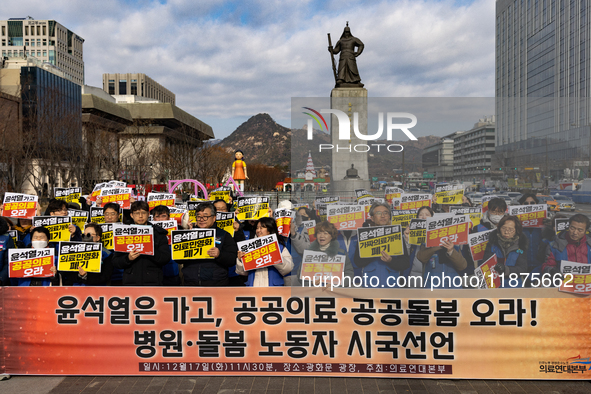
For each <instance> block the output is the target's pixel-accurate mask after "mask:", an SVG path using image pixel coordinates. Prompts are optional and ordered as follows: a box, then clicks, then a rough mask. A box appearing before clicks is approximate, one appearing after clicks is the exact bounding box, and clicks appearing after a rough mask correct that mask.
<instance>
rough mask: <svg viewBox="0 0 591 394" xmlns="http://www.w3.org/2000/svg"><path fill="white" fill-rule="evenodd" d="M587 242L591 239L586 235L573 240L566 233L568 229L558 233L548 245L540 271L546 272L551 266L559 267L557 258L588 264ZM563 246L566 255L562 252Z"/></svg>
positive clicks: (590, 241) (590, 242)
mask: <svg viewBox="0 0 591 394" xmlns="http://www.w3.org/2000/svg"><path fill="white" fill-rule="evenodd" d="M588 243H589V244H591V239H588V237H587V236H586V235H585V236H584V237H583V238H581V239H580V240H579V242H575V241H573V240H572V239H571V238H570V236H569V235H568V231H565V232H564V233H560V234H559V235H557V236H556V238H555V239H554V241H552V243H551V244H550V245H549V246H548V251H547V253H546V262H545V263H544V265H543V266H542V272H548V270H549V269H550V268H553V267H557V268H560V267H559V264H558V263H557V260H558V261H561V260H567V261H572V262H575V263H583V264H589V256H588V254H589V253H588V252H589V247H588ZM590 246H591V245H590ZM565 248H566V255H565V254H564V250H565Z"/></svg>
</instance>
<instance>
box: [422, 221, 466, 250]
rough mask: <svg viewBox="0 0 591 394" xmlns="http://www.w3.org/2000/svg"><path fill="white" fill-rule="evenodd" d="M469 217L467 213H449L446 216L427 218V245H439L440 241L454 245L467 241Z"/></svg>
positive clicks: (429, 246)
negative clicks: (449, 214)
mask: <svg viewBox="0 0 591 394" xmlns="http://www.w3.org/2000/svg"><path fill="white" fill-rule="evenodd" d="M469 231H470V217H469V216H468V215H451V216H447V217H441V216H440V217H437V216H435V217H432V218H427V245H426V246H427V247H428V248H431V247H433V246H440V245H441V243H442V242H451V243H453V244H454V245H464V244H467V243H468V232H469Z"/></svg>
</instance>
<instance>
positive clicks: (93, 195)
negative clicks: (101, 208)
mask: <svg viewBox="0 0 591 394" xmlns="http://www.w3.org/2000/svg"><path fill="white" fill-rule="evenodd" d="M103 187H107V183H106V182H103V183H97V184H96V185H94V189H92V193H90V196H88V201H90V202H96V199H97V197H98V196H100V195H101V189H102V188H103Z"/></svg>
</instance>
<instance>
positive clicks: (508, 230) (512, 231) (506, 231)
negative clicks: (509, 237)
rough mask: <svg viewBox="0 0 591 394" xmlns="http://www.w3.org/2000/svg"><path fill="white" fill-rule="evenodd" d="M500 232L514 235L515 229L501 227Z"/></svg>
mask: <svg viewBox="0 0 591 394" xmlns="http://www.w3.org/2000/svg"><path fill="white" fill-rule="evenodd" d="M501 232H502V233H507V234H510V233H514V232H515V229H514V228H511V227H503V228H501Z"/></svg>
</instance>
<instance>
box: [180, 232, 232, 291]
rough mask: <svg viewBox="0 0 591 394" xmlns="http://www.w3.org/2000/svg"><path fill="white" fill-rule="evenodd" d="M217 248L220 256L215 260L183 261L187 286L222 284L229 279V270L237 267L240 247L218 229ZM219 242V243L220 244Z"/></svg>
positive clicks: (229, 236) (228, 235)
mask: <svg viewBox="0 0 591 394" xmlns="http://www.w3.org/2000/svg"><path fill="white" fill-rule="evenodd" d="M215 230H216V235H215V238H216V245H215V246H216V247H217V248H218V249H219V250H220V255H219V256H218V257H216V258H215V259H193V260H183V276H184V280H185V285H188V286H199V285H201V282H221V281H224V280H227V279H228V268H230V267H232V266H233V265H236V258H237V256H238V246H237V245H236V241H234V238H232V236H231V235H230V234H229V233H227V232H226V231H224V230H222V229H220V228H216V229H215ZM218 241H219V243H218Z"/></svg>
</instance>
